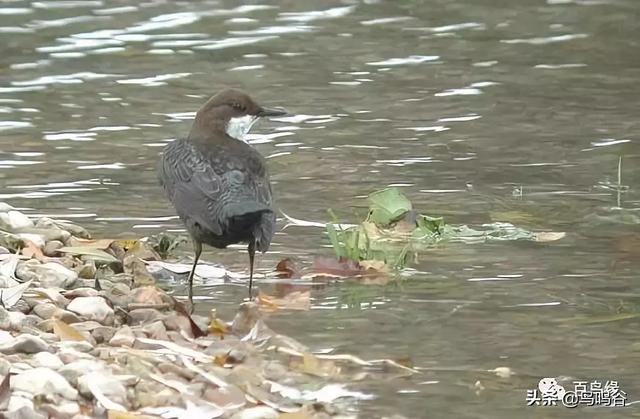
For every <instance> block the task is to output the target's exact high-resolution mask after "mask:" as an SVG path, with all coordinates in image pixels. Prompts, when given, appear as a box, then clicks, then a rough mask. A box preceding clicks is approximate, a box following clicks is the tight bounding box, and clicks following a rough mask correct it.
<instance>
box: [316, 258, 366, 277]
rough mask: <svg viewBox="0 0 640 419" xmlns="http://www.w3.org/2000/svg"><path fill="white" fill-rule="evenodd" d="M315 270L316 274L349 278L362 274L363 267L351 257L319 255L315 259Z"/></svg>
mask: <svg viewBox="0 0 640 419" xmlns="http://www.w3.org/2000/svg"><path fill="white" fill-rule="evenodd" d="M313 272H314V273H315V275H316V276H323V275H327V276H333V277H340V278H348V277H353V276H357V275H360V274H361V268H360V266H359V265H358V263H357V262H354V261H353V260H351V259H347V258H339V259H336V258H334V257H320V256H318V257H316V258H315V260H314V261H313Z"/></svg>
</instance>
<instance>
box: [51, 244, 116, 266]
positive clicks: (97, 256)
mask: <svg viewBox="0 0 640 419" xmlns="http://www.w3.org/2000/svg"><path fill="white" fill-rule="evenodd" d="M58 252H63V253H71V254H73V255H78V256H86V257H88V258H90V259H93V260H97V261H101V262H107V263H112V262H119V261H118V259H117V258H116V257H115V256H113V255H111V254H109V253H107V252H105V251H104V250H101V249H96V248H93V247H82V246H72V247H61V248H60V249H58Z"/></svg>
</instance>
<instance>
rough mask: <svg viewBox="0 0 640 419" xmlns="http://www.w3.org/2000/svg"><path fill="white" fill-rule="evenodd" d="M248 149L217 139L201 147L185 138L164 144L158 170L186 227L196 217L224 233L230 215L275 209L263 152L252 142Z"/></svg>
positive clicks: (167, 192) (196, 220)
mask: <svg viewBox="0 0 640 419" xmlns="http://www.w3.org/2000/svg"><path fill="white" fill-rule="evenodd" d="M242 145H245V144H242ZM231 151H233V150H231ZM244 151H245V153H237V152H236V153H234V152H230V151H229V150H227V149H225V148H223V147H216V146H215V145H209V146H208V147H206V149H204V150H200V149H198V148H197V146H196V145H194V144H192V143H190V142H188V141H185V140H176V141H174V142H172V143H171V144H169V145H167V146H166V147H165V150H164V153H163V157H162V160H161V162H160V167H159V170H158V176H159V178H160V181H161V184H162V185H163V187H164V189H165V192H166V194H167V197H168V198H169V200H170V201H171V202H172V203H173V205H174V207H175V208H176V212H177V213H178V215H179V216H180V218H182V219H183V220H184V221H185V223H186V224H187V228H189V227H190V225H189V224H190V222H196V223H198V224H199V225H200V227H202V228H205V229H207V230H208V231H210V232H212V233H213V234H215V235H222V234H223V233H224V231H225V229H226V227H227V222H228V221H229V219H230V217H233V216H239V215H242V214H246V213H250V212H260V211H270V210H271V186H270V184H269V177H268V174H267V172H266V169H265V167H264V164H263V161H262V157H261V156H260V155H259V154H258V153H257V152H256V151H255V150H253V149H252V148H250V146H247V150H244ZM265 221H266V220H265ZM271 229H273V227H271ZM265 233H267V232H266V231H265ZM272 234H273V232H272V231H271V234H270V236H269V239H268V241H270V240H271V235H272ZM265 238H266V237H265Z"/></svg>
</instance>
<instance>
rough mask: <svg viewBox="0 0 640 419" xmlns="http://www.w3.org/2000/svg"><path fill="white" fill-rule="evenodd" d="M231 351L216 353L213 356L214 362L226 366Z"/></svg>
mask: <svg viewBox="0 0 640 419" xmlns="http://www.w3.org/2000/svg"><path fill="white" fill-rule="evenodd" d="M229 353H230V352H228V353H226V354H224V355H216V356H215V357H214V358H213V363H214V364H216V365H218V366H219V367H224V366H225V365H227V364H228V362H227V360H228V359H229Z"/></svg>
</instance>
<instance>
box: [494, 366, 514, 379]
mask: <svg viewBox="0 0 640 419" xmlns="http://www.w3.org/2000/svg"><path fill="white" fill-rule="evenodd" d="M489 372H493V373H495V374H496V375H497V376H498V377H500V378H509V377H511V376H512V375H514V374H515V373H514V372H513V370H512V369H511V368H509V367H498V368H495V369H492V370H489Z"/></svg>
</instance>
